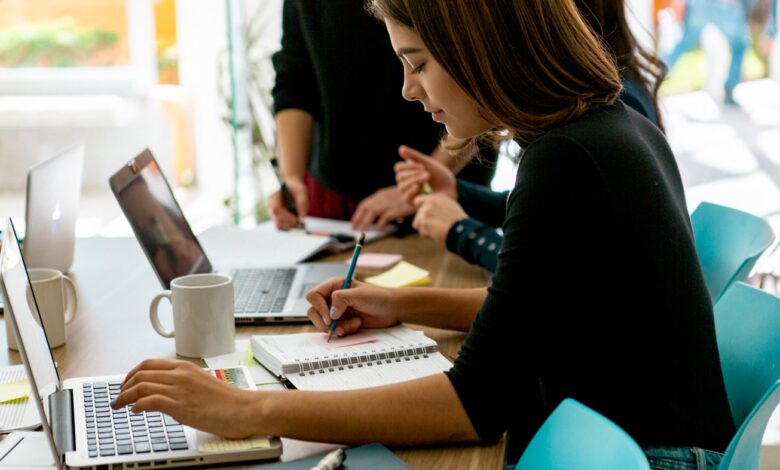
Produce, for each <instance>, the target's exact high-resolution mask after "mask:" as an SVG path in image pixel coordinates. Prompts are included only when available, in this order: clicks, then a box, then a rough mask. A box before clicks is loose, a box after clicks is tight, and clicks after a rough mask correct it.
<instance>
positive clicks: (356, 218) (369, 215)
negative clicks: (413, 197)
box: [352, 186, 414, 231]
mask: <svg viewBox="0 0 780 470" xmlns="http://www.w3.org/2000/svg"><path fill="white" fill-rule="evenodd" d="M412 214H414V207H412V205H411V204H409V203H407V202H406V201H404V200H403V198H401V192H400V191H398V187H397V186H388V187H386V188H382V189H380V190H378V191H377V192H375V193H374V194H372V195H370V196H368V197H367V198H365V199H363V200H362V201H360V204H358V206H357V209H356V210H355V213H354V214H353V215H352V228H354V229H355V230H357V231H362V230H365V229H366V227H368V225H369V224H372V223H373V224H375V225H376V228H377V230H382V229H383V228H384V226H385V225H387V224H388V223H390V222H392V221H394V220H396V219H400V218H403V217H406V216H409V215H412Z"/></svg>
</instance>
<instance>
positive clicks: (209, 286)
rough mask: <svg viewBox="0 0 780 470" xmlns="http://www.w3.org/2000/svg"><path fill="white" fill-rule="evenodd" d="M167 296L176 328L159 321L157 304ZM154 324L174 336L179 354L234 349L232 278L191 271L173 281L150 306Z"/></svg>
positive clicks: (205, 354) (213, 353) (203, 354)
mask: <svg viewBox="0 0 780 470" xmlns="http://www.w3.org/2000/svg"><path fill="white" fill-rule="evenodd" d="M163 298H168V300H170V302H171V304H172V306H173V330H167V329H165V327H163V326H162V324H160V319H159V316H158V313H157V307H158V306H159V304H160V300H162V299H163ZM149 318H150V320H151V321H152V327H153V328H154V330H155V331H156V332H157V333H159V334H160V335H161V336H164V337H166V338H175V340H176V354H178V355H179V356H184V357H211V356H218V355H220V354H227V353H230V352H233V351H234V350H235V337H236V326H235V319H234V316H233V280H232V279H231V278H230V277H228V276H224V275H222V274H190V275H187V276H181V277H177V278H176V279H174V280H173V281H171V290H166V291H163V292H160V293H159V294H157V295H156V296H155V297H154V299H152V304H151V305H150V306H149Z"/></svg>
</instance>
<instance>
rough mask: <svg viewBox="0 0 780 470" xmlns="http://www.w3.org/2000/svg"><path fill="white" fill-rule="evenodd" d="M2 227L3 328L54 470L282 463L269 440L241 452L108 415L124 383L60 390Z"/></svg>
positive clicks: (190, 432) (143, 419)
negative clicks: (14, 346)
mask: <svg viewBox="0 0 780 470" xmlns="http://www.w3.org/2000/svg"><path fill="white" fill-rule="evenodd" d="M7 227H8V231H7V232H6V237H5V240H4V242H3V251H2V255H0V274H2V282H0V286H1V287H2V293H3V296H4V297H5V298H6V301H7V304H6V321H8V319H9V318H10V321H11V322H13V324H14V326H15V330H16V332H17V342H18V345H19V353H20V354H21V357H22V361H23V362H24V364H25V367H26V369H27V377H28V379H29V381H30V388H31V390H32V395H31V398H32V399H34V401H35V405H36V407H37V408H38V412H39V414H40V416H41V422H42V425H43V432H44V434H45V435H46V438H47V441H48V443H49V448H50V449H51V452H52V456H53V458H54V462H55V464H56V466H57V468H63V467H64V465H67V466H69V467H98V468H100V466H107V467H105V468H116V466H118V467H119V468H127V467H130V466H132V467H135V468H157V467H182V466H193V465H205V464H210V463H222V462H239V461H247V460H258V459H272V458H276V457H278V456H279V455H281V453H282V444H281V441H280V440H279V439H278V438H275V437H268V438H256V439H254V440H252V444H251V445H249V444H248V443H247V445H246V446H244V447H245V448H244V449H239V447H240V446H239V445H238V442H237V441H228V442H229V444H230V445H227V443H224V444H223V440H222V439H220V438H218V437H217V436H214V435H213V434H208V433H204V432H201V431H197V430H195V429H193V428H190V427H188V426H184V425H182V424H180V423H178V422H176V421H175V420H174V419H173V418H171V417H170V416H167V415H163V414H161V413H156V412H143V413H133V412H132V411H131V410H129V409H127V408H123V409H121V410H112V409H111V408H110V407H109V403H110V401H111V400H113V399H114V398H115V397H116V396H117V395H118V393H119V387H120V384H121V383H122V379H123V376H122V375H114V376H99V377H81V378H73V379H68V380H66V381H65V382H64V383H63V382H61V381H60V377H59V373H58V371H57V366H56V364H55V362H54V358H53V357H52V355H51V351H50V349H49V342H48V339H47V337H46V332H45V331H44V329H43V327H42V326H41V322H40V315H39V312H38V307H37V303H36V301H35V296H34V295H33V293H32V290H31V289H30V288H29V286H30V281H29V277H28V275H27V269H26V267H25V264H24V259H23V257H22V253H21V251H20V250H19V245H18V243H16V240H17V238H16V232H15V230H14V227H13V224H12V223H11V221H10V219H8V222H7ZM249 382H251V380H250V381H249ZM226 448H227V449H230V450H225V449H226Z"/></svg>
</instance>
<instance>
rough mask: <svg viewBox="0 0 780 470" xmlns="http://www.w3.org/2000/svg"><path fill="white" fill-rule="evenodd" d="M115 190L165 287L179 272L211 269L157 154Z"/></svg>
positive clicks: (179, 274)
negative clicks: (163, 171) (161, 167)
mask: <svg viewBox="0 0 780 470" xmlns="http://www.w3.org/2000/svg"><path fill="white" fill-rule="evenodd" d="M137 160H138V159H137ZM115 194H116V197H117V200H118V201H119V205H120V206H121V207H122V210H123V211H124V213H125V215H126V216H127V220H128V222H130V225H131V226H132V227H133V231H134V232H135V235H136V238H137V239H138V241H139V242H140V243H141V246H142V248H143V250H144V252H145V253H146V256H147V257H148V258H149V261H150V262H151V263H152V265H153V266H154V270H155V272H156V273H157V277H159V278H160V282H161V283H162V284H163V286H164V287H165V288H166V289H169V288H170V286H171V281H172V280H173V279H175V278H177V277H179V276H184V275H186V274H193V273H208V272H211V271H212V267H211V264H210V263H209V261H208V259H207V258H206V254H205V253H204V252H203V249H202V248H201V246H200V244H199V243H198V240H197V239H196V238H195V235H194V234H193V233H192V229H191V228H190V226H189V224H188V223H187V220H186V219H185V218H184V214H183V213H182V211H181V208H180V207H179V205H178V204H177V203H176V199H175V198H174V197H173V192H171V188H170V186H168V182H167V181H166V180H165V177H164V176H163V174H162V172H161V171H160V168H159V167H158V166H157V162H156V161H155V160H154V158H151V156H150V155H149V160H148V161H147V162H146V164H145V165H144V166H143V167H142V168H140V169H138V171H137V172H136V173H135V174H134V175H133V177H132V179H130V181H129V182H128V183H127V184H126V185H124V186H123V187H121V188H119V189H118V190H117V191H116V192H115Z"/></svg>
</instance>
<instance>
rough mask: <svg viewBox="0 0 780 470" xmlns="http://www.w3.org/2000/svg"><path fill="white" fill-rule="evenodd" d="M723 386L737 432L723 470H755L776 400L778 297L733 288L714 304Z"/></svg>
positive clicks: (779, 369) (779, 380) (779, 338)
mask: <svg viewBox="0 0 780 470" xmlns="http://www.w3.org/2000/svg"><path fill="white" fill-rule="evenodd" d="M715 333H716V335H717V340H718V351H719V354H720V364H721V369H723V381H724V384H725V386H726V396H727V397H728V401H729V406H730V407H731V415H732V416H733V417H734V423H735V424H736V425H737V427H738V431H737V434H736V436H735V437H734V439H733V440H732V442H731V444H730V445H729V447H728V449H727V451H726V454H725V456H724V458H723V463H722V464H721V466H720V468H722V469H746V470H750V469H756V470H757V469H758V468H759V454H760V450H761V437H762V436H763V434H764V429H766V425H767V422H768V421H769V417H770V415H771V414H772V411H774V409H775V407H776V406H777V403H778V400H780V392H778V384H780V298H778V297H776V296H774V295H772V294H770V293H768V292H765V291H762V290H760V289H756V288H755V287H751V286H749V285H747V284H745V283H743V282H736V283H734V284H733V285H732V286H731V287H730V288H729V289H728V290H727V291H726V293H725V294H723V297H721V299H720V300H719V301H718V303H717V304H716V305H715Z"/></svg>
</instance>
